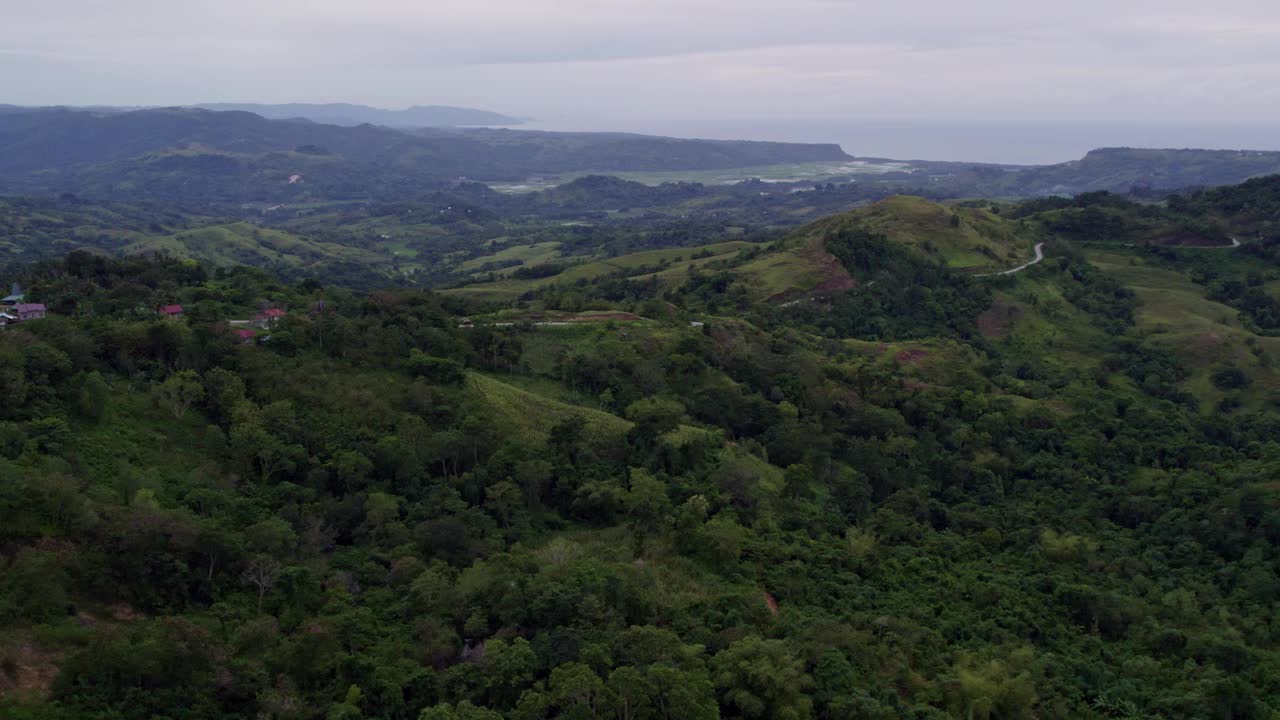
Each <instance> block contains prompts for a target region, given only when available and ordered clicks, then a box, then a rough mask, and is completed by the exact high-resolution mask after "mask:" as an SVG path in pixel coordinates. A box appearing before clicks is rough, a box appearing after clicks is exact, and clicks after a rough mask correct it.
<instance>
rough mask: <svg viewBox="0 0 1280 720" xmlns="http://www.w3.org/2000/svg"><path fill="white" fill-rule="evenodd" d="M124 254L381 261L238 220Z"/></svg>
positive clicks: (231, 260)
mask: <svg viewBox="0 0 1280 720" xmlns="http://www.w3.org/2000/svg"><path fill="white" fill-rule="evenodd" d="M124 252H125V253H129V254H138V253H158V252H163V253H167V254H169V255H171V256H173V257H177V258H190V259H193V260H199V261H201V262H205V263H210V264H213V265H236V264H244V265H255V266H271V265H287V266H302V265H308V264H311V263H316V262H322V261H328V260H345V261H350V262H357V263H362V264H370V265H381V264H384V262H385V261H384V258H383V257H382V256H380V255H378V254H376V253H372V252H369V251H367V250H361V249H358V248H352V247H347V246H345V245H337V244H334V243H325V242H317V241H314V240H306V239H304V238H301V237H298V236H296V235H293V234H291V233H287V232H284V231H281V230H273V229H270V228H264V227H259V226H257V225H253V224H251V223H246V222H238V223H229V224H225V225H210V226H207V227H202V228H197V229H195V230H184V231H182V232H180V233H176V234H174V235H168V236H164V237H152V238H148V239H145V240H141V241H138V242H135V243H133V244H131V245H128V246H126V247H125V249H124Z"/></svg>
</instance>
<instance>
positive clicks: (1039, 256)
mask: <svg viewBox="0 0 1280 720" xmlns="http://www.w3.org/2000/svg"><path fill="white" fill-rule="evenodd" d="M1041 260H1044V243H1042V242H1038V243H1036V259H1035V260H1032V261H1031V262H1029V263H1025V264H1023V265H1019V266H1018V267H1016V268H1014V269H1012V270H1003V271H1001V272H995V273H983V274H981V275H974V277H994V276H996V275H1012V274H1014V273H1020V272H1022V271H1023V270H1026V269H1027V268H1029V267H1031V266H1032V265H1035V264H1036V263H1038V262H1040V261H1041Z"/></svg>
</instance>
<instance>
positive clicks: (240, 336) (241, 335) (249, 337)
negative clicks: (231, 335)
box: [235, 330, 258, 345]
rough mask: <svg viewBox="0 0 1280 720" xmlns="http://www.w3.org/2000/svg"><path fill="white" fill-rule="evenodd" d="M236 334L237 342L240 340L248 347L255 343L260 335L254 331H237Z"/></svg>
mask: <svg viewBox="0 0 1280 720" xmlns="http://www.w3.org/2000/svg"><path fill="white" fill-rule="evenodd" d="M235 334H236V340H238V341H239V342H240V344H241V345H248V344H249V343H251V342H253V339H254V338H255V337H257V335H258V333H256V332H254V331H252V330H236V331H235Z"/></svg>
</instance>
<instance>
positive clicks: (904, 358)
mask: <svg viewBox="0 0 1280 720" xmlns="http://www.w3.org/2000/svg"><path fill="white" fill-rule="evenodd" d="M928 356H929V351H928V350H919V349H917V350H903V351H902V352H900V353H898V354H897V355H894V356H893V359H894V360H897V361H898V363H899V364H902V365H908V364H910V365H914V364H915V363H917V362H920V361H921V360H923V359H924V358H926V357H928Z"/></svg>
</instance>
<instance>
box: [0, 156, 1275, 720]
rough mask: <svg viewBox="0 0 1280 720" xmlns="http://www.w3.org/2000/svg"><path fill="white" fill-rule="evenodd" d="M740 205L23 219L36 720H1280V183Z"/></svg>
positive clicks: (586, 199) (26, 582) (9, 441)
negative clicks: (1278, 622) (381, 268)
mask: <svg viewBox="0 0 1280 720" xmlns="http://www.w3.org/2000/svg"><path fill="white" fill-rule="evenodd" d="M736 192H739V193H740V194H738V195H735V194H734V193H733V192H729V193H724V194H711V193H708V192H706V191H705V189H698V188H690V187H683V186H670V187H665V188H654V189H649V190H641V189H639V188H637V187H635V186H633V185H630V184H627V183H620V182H616V181H610V180H604V179H591V180H587V181H584V182H581V183H577V184H572V185H570V186H567V187H566V188H564V189H563V190H562V191H560V192H558V193H550V194H547V195H545V196H541V197H531V198H527V199H519V200H510V201H507V200H503V199H501V198H497V197H495V196H494V195H493V194H490V193H488V192H487V191H485V190H483V189H481V188H477V187H474V186H465V187H463V188H461V190H459V191H458V194H457V195H450V194H447V193H445V194H441V195H439V196H434V195H433V196H430V197H429V198H425V199H422V200H418V201H408V200H405V201H400V202H395V203H352V204H350V205H340V206H319V207H316V208H314V209H312V210H311V211H309V212H299V213H297V214H294V215H291V216H290V217H287V218H283V219H281V220H279V221H275V222H274V224H273V223H272V222H268V219H269V218H270V214H269V213H267V214H260V215H259V216H258V220H259V222H247V221H242V220H240V219H237V218H235V217H216V216H213V215H201V214H199V213H197V212H194V211H191V210H190V209H182V208H180V207H174V206H164V205H157V206H150V205H141V204H121V203H93V202H87V201H84V200H79V199H76V198H73V197H65V198H59V199H57V200H48V199H46V200H5V201H4V202H3V203H0V210H2V212H0V221H3V222H4V223H5V224H4V226H3V227H4V229H5V234H4V235H3V236H0V237H3V241H4V242H7V243H10V244H11V245H12V246H13V247H16V248H20V249H23V252H24V253H26V252H29V251H30V252H35V251H37V250H38V248H39V246H40V245H42V244H48V245H51V246H55V247H57V248H62V247H65V246H66V244H69V243H71V242H73V241H74V242H79V241H80V240H79V239H83V241H84V242H85V244H89V245H95V244H96V245H98V248H97V252H95V253H93V254H90V253H84V252H81V253H73V254H72V255H70V256H68V257H64V258H60V259H55V260H47V261H44V262H41V263H37V264H34V265H30V266H26V267H24V268H23V269H20V270H9V271H6V274H5V276H4V277H3V278H0V281H3V282H4V284H5V285H6V286H7V285H8V284H9V283H10V282H13V281H16V282H18V283H19V284H20V285H21V286H22V288H23V290H24V292H25V293H26V294H27V298H28V299H29V300H31V301H32V302H37V303H41V304H44V305H45V306H46V308H47V310H48V313H49V316H48V317H46V318H43V319H25V320H22V321H20V322H18V323H16V324H13V325H9V326H7V327H5V328H4V329H3V330H2V331H0V388H2V389H3V392H2V393H0V478H3V480H2V481H0V518H3V519H4V522H0V717H4V718H10V717H12V718H21V720H72V718H75V719H76V720H79V719H80V718H89V719H90V720H150V718H153V717H173V718H179V717H182V718H191V719H197V720H214V719H219V720H221V719H222V718H244V719H245V720H248V719H249V718H259V717H280V718H284V717H290V718H297V719H298V720H320V719H321V718H335V719H342V720H358V718H387V719H388V720H414V718H418V719H420V720H459V719H462V718H466V719H469V720H515V719H520V720H524V719H528V720H552V719H553V718H569V717H582V718H591V717H601V718H603V717H610V718H633V719H635V720H639V719H641V718H653V719H655V720H656V719H658V718H661V719H662V720H675V719H676V718H681V719H682V720H683V719H692V720H716V719H717V718H747V717H756V718H774V717H777V718H787V717H789V718H797V719H804V718H877V719H883V720H888V719H889V718H903V717H915V718H922V719H923V718H929V719H930V720H933V719H937V720H941V719H942V718H966V719H968V718H982V717H985V718H990V719H994V718H1024V719H1025V718H1046V719H1048V718H1063V719H1065V718H1072V719H1074V718H1084V719H1085V720H1107V719H1113V718H1140V717H1142V718H1165V719H1166V720H1175V719H1176V720H1183V719H1186V720H1199V719H1200V718H1218V717H1221V718H1233V719H1237V718H1239V719H1248V720H1254V719H1258V720H1269V719H1270V718H1271V717H1272V716H1274V715H1275V714H1276V713H1277V712H1280V705H1278V704H1277V701H1276V698H1280V635H1278V634H1277V632H1276V630H1275V627H1274V626H1275V622H1274V620H1275V618H1274V607H1275V606H1276V604H1277V602H1280V550H1278V548H1280V492H1277V488H1276V484H1275V482H1274V480H1273V479H1274V478H1275V477H1277V476H1280V461H1278V460H1277V458H1280V441H1278V439H1277V438H1278V437H1280V436H1277V433H1276V432H1275V429H1276V427H1277V412H1278V410H1277V408H1278V407H1280V404H1278V402H1280V372H1278V371H1277V368H1280V346H1278V345H1277V338H1278V337H1280V269H1278V268H1277V261H1276V259H1277V257H1280V236H1277V235H1275V234H1274V233H1271V232H1270V231H1269V229H1268V228H1269V227H1270V226H1269V225H1268V220H1267V212H1268V209H1269V208H1271V207H1273V206H1274V205H1273V203H1275V202H1276V201H1277V200H1278V199H1280V193H1277V192H1276V186H1275V185H1274V183H1273V182H1269V181H1255V182H1252V183H1249V184H1246V185H1245V186H1241V187H1239V188H1232V189H1222V190H1211V191H1205V192H1203V193H1198V194H1191V195H1187V196H1182V197H1179V198H1175V199H1171V200H1170V201H1169V202H1167V203H1165V204H1153V203H1150V202H1140V201H1138V200H1135V199H1132V198H1123V197H1117V196H1111V195H1106V194H1091V195H1085V196H1079V197H1073V198H1044V199H1039V200H1036V201H1032V202H1025V203H1018V204H1011V203H992V202H985V201H984V202H967V203H958V204H954V205H942V204H937V203H933V202H930V201H927V200H923V199H920V198H917V197H892V198H888V199H885V200H883V201H880V202H877V203H874V204H869V205H864V206H863V207H855V208H851V209H850V208H847V207H846V209H845V211H844V212H840V213H838V214H835V215H833V216H831V217H828V218H825V219H823V220H820V221H817V222H810V223H807V224H805V225H803V226H802V227H800V228H798V229H791V230H784V229H778V228H775V227H774V226H773V225H772V223H773V222H774V220H773V217H774V216H773V215H772V213H774V212H778V213H779V214H781V212H780V210H779V208H788V209H798V208H804V207H825V206H823V205H821V204H820V203H819V202H818V200H820V199H826V198H831V197H832V196H836V197H837V198H838V200H834V201H833V202H832V205H833V206H834V205H836V204H837V203H845V202H847V201H848V200H849V199H850V197H852V196H851V195H850V196H846V195H841V194H840V193H839V192H838V191H837V190H827V189H824V190H822V191H818V190H807V191H804V192H797V193H790V192H789V191H788V192H785V193H780V194H779V195H780V197H781V198H782V199H779V200H776V201H775V200H771V199H770V197H768V196H762V195H760V194H759V193H760V192H761V190H760V189H759V187H758V186H755V185H749V186H747V187H744V188H740V189H738V190H737V191H736ZM751 196H754V197H751ZM463 197H465V198H466V201H463ZM644 198H648V200H646V202H653V203H657V204H656V205H654V206H652V208H644V209H641V210H636V209H635V207H634V206H633V202H632V201H634V200H637V199H644ZM735 201H736V202H737V204H732V203H734V202H735ZM784 201H785V203H787V204H783V203H784ZM859 201H861V199H860V200H859ZM664 202H665V203H668V204H667V205H666V207H665V208H663V207H662V205H661V203H664ZM775 202H776V203H777V204H774V203H775ZM486 203H492V205H486ZM791 203H794V205H792V204H791ZM593 204H594V205H595V208H594V209H592V205H593ZM698 206H707V207H705V210H704V212H705V214H704V215H701V216H698V217H692V215H693V211H692V208H694V207H698ZM540 207H541V208H546V209H547V211H546V214H539V213H538V210H537V209H538V208H540ZM660 210H665V212H660ZM997 211H998V212H997ZM685 214H690V217H681V216H682V215H685ZM795 217H808V216H807V215H803V214H800V213H797V214H796V216H795ZM753 218H754V220H752V221H753V222H757V223H759V226H758V229H749V227H748V226H746V225H736V224H730V223H739V222H745V221H746V219H753ZM762 218H767V221H766V220H765V219H762ZM766 227H767V228H768V229H762V228H766ZM1246 227H1247V228H1251V229H1252V233H1253V234H1251V235H1249V236H1247V237H1246V238H1245V240H1246V241H1247V242H1245V243H1243V244H1241V245H1239V246H1233V245H1224V244H1216V245H1215V244H1212V243H1208V242H1205V243H1200V244H1198V245H1191V244H1184V243H1180V242H1177V243H1175V242H1162V241H1161V239H1162V238H1169V237H1174V238H1175V239H1177V238H1183V237H1185V236H1184V235H1176V236H1170V235H1167V234H1166V231H1168V230H1170V229H1180V230H1179V232H1183V231H1186V232H1191V231H1192V230H1194V231H1196V232H1203V233H1205V237H1203V238H1202V239H1206V240H1207V239H1212V238H1211V237H1208V235H1209V234H1211V233H1215V232H1222V233H1230V232H1235V230H1236V229H1237V228H1246ZM730 228H735V230H734V231H732V232H731V231H730ZM1258 233H1261V236H1259V235H1258ZM59 243H63V244H59ZM1033 243H1044V252H1045V260H1044V261H1043V262H1040V263H1038V264H1035V265H1033V266H1030V267H1028V268H1027V269H1025V270H1024V271H1022V272H1019V273H1017V274H1014V275H988V274H987V273H989V272H990V271H992V270H996V269H1002V268H1009V267H1012V266H1015V265H1020V264H1022V262H1024V261H1025V260H1026V259H1027V258H1028V257H1029V256H1030V249H1031V246H1032V244H1033ZM106 253H124V254H122V255H121V256H120V257H110V256H108V255H107V254H106ZM131 253H132V254H131ZM136 253H142V254H136ZM390 253H399V254H398V255H396V256H395V257H396V258H399V260H398V262H401V263H404V264H406V265H407V264H418V265H420V266H422V267H424V268H427V267H432V268H434V267H435V266H437V265H438V266H440V269H441V272H444V273H445V275H444V276H445V277H446V278H447V279H448V280H450V281H452V280H454V279H456V278H457V277H459V276H465V277H468V278H470V280H471V281H470V283H469V284H467V285H463V286H460V287H456V288H453V289H451V290H449V291H447V292H431V291H426V290H422V289H406V288H400V289H395V288H391V289H388V288H386V287H385V286H384V287H381V288H379V289H353V288H351V287H347V285H349V284H350V283H348V282H346V281H345V278H344V276H343V275H342V274H341V273H332V272H330V273H327V274H323V275H321V274H320V271H321V270H323V269H324V265H325V263H326V262H331V261H333V262H336V261H339V260H340V261H343V262H346V263H347V264H350V265H354V266H358V267H363V268H366V269H367V268H369V267H371V266H376V263H378V257H384V258H386V257H389V255H390ZM24 257H26V255H24ZM180 258H182V259H180ZM197 259H202V260H204V261H212V262H213V263H217V264H216V265H214V264H208V263H206V262H202V261H200V260H197ZM239 261H248V262H253V263H256V264H259V265H260V266H261V267H263V268H266V270H262V269H253V268H248V267H244V266H238V265H235V264H234V263H236V262H239ZM393 262H396V261H393ZM491 273H492V276H491V275H490V274H491ZM491 277H492V279H490V278H491ZM304 278H305V280H304ZM317 281H318V282H317ZM174 304H180V305H181V306H182V308H183V312H182V314H181V315H177V316H175V315H171V314H168V313H166V314H164V315H161V314H160V313H158V312H157V308H160V307H165V306H171V305H174ZM266 308H275V309H277V310H279V313H276V314H275V315H276V316H278V319H275V320H274V321H272V320H267V319H266V318H263V321H262V323H260V324H259V325H258V326H255V327H253V328H252V329H250V328H245V327H243V326H241V325H239V324H235V325H233V324H231V323H230V322H229V321H231V320H233V319H244V318H249V317H254V316H255V315H257V314H259V313H262V312H263V310H264V309H266Z"/></svg>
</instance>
